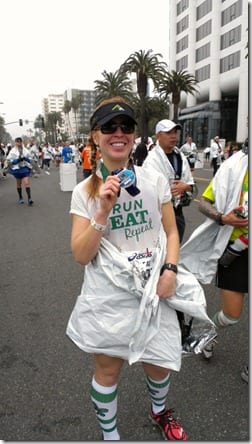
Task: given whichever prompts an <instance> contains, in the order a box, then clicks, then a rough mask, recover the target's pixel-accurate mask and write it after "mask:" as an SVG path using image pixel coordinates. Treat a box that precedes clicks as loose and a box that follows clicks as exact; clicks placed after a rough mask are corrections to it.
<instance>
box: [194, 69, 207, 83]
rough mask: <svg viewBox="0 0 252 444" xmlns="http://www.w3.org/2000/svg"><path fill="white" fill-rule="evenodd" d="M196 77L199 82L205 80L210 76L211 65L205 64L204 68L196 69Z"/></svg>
mask: <svg viewBox="0 0 252 444" xmlns="http://www.w3.org/2000/svg"><path fill="white" fill-rule="evenodd" d="M195 78H196V80H198V82H203V80H206V79H209V78H210V65H205V66H203V67H202V68H199V69H196V70H195Z"/></svg>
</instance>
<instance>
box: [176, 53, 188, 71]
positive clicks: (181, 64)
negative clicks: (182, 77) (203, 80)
mask: <svg viewBox="0 0 252 444" xmlns="http://www.w3.org/2000/svg"><path fill="white" fill-rule="evenodd" d="M187 67H188V56H187V55H186V56H184V57H182V58H181V59H179V60H177V62H176V71H181V70H182V69H186V68H187Z"/></svg>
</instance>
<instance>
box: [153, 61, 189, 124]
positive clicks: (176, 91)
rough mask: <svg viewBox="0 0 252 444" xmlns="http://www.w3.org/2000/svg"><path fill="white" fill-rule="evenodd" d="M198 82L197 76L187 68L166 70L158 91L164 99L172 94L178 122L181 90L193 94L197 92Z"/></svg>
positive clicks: (174, 114)
mask: <svg viewBox="0 0 252 444" xmlns="http://www.w3.org/2000/svg"><path fill="white" fill-rule="evenodd" d="M197 83H198V81H197V80H196V78H195V77H194V76H193V75H192V74H190V73H189V72H188V71H186V70H181V71H178V72H177V71H174V70H172V71H171V72H166V73H165V74H164V76H163V78H162V79H161V81H160V84H159V85H158V87H157V91H158V92H159V93H160V94H161V97H162V98H163V99H164V100H167V99H168V98H169V95H170V94H171V98H172V103H173V105H174V110H173V120H174V122H176V123H177V122H178V108H179V104H180V101H181V92H182V91H184V92H185V93H186V94H193V93H196V92H197V87H196V86H195V85H196V84H197Z"/></svg>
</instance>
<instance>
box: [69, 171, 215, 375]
mask: <svg viewBox="0 0 252 444" xmlns="http://www.w3.org/2000/svg"><path fill="white" fill-rule="evenodd" d="M136 171H137V180H138V181H137V185H138V187H139V188H140V189H141V190H142V191H141V194H140V195H139V196H140V197H139V200H142V201H143V208H145V209H148V210H149V211H150V213H151V211H153V207H154V206H155V202H154V201H151V196H150V193H151V187H154V188H155V189H156V190H157V189H158V190H159V193H161V191H160V190H161V189H162V183H164V182H163V181H164V179H163V178H162V180H161V181H160V177H161V176H160V175H157V174H156V173H153V175H152V177H151V178H150V177H149V176H147V175H146V173H144V171H143V170H141V168H140V171H139V169H137V168H136ZM157 177H159V179H157ZM87 180H88V179H87ZM156 180H158V181H159V182H158V184H159V186H158V187H157V182H155V181H156ZM152 182H153V184H152ZM166 183H167V182H166ZM77 187H78V190H77V191H78V195H79V199H78V200H76V204H75V206H74V213H75V214H78V215H83V217H89V216H92V215H93V214H94V211H95V209H94V208H91V207H89V208H86V209H85V210H83V206H84V205H85V201H86V199H85V198H83V190H82V188H81V187H83V186H82V184H78V185H77ZM165 187H166V185H165ZM167 189H168V193H169V186H168V188H167ZM125 193H126V191H125V190H121V195H120V197H119V199H118V204H117V208H116V210H117V212H116V214H117V216H118V219H117V222H118V223H119V221H120V220H121V219H120V217H119V216H120V213H119V209H120V205H121V206H123V205H122V204H121V203H122V202H124V204H125V205H124V207H125V208H126V207H127V205H126V199H127V193H126V194H125ZM73 194H74V196H75V194H76V193H75V192H74V193H73ZM154 194H155V195H156V194H157V193H156V191H155V193H154ZM161 194H162V193H161ZM168 195H169V194H168ZM131 200H132V199H131ZM150 202H151V203H150ZM127 204H129V202H127ZM89 213H90V214H89ZM91 213H92V214H91ZM150 213H149V214H150ZM156 220H158V218H155V220H154V219H153V221H152V222H153V225H154V226H155V224H156V222H155V221H156ZM159 224H160V222H158V225H157V226H159ZM150 225H151V226H152V224H150ZM114 231H115V230H114ZM148 233H149V232H148ZM148 233H147V234H148ZM157 234H158V241H157V242H156V245H155V247H153V248H152V249H151V250H152V251H151V254H152V257H151V264H152V267H151V274H150V277H149V279H148V280H147V282H146V284H145V285H144V286H143V280H142V271H143V270H142V269H141V267H142V265H143V264H142V263H141V261H129V258H128V256H127V255H126V254H125V251H123V252H120V250H119V246H115V245H114V244H113V243H112V242H110V236H112V235H113V234H110V235H109V234H108V235H107V238H106V235H105V237H102V239H101V243H100V248H99V251H98V253H97V255H96V256H95V258H94V259H93V260H92V261H91V262H90V263H89V264H88V265H87V266H86V267H85V270H84V282H83V285H82V290H81V294H80V295H79V297H78V298H77V301H76V304H75V307H74V309H73V312H72V314H71V317H70V320H69V322H68V326H67V334H68V336H69V337H70V338H71V339H72V340H73V341H74V342H75V343H76V345H77V346H78V347H79V348H81V349H82V350H84V351H86V352H89V353H103V354H107V355H110V356H117V357H121V358H123V359H125V360H127V361H128V362H129V363H130V364H132V363H134V362H137V361H143V362H149V363H152V364H155V365H159V366H161V367H165V368H169V369H172V370H176V371H178V370H179V369H180V365H181V334H180V328H179V324H178V319H177V314H176V311H175V309H176V310H180V311H183V312H186V313H188V314H189V315H190V316H194V317H198V318H200V319H203V320H204V321H205V322H206V324H208V325H212V322H211V321H210V319H209V318H208V316H207V314H206V302H205V296H204V292H203V289H202V288H201V286H200V285H199V283H198V282H197V280H196V279H195V277H194V276H193V275H192V274H191V273H189V272H188V271H186V270H185V269H183V267H179V271H178V274H177V285H176V294H175V295H174V296H172V297H171V298H169V299H160V298H159V297H158V296H157V295H156V287H157V282H158V279H159V275H160V269H161V267H162V265H163V263H164V262H165V257H166V236H165V233H164V230H163V226H162V224H160V228H159V232H158V233H157ZM141 235H142V236H143V237H144V236H145V235H146V232H145V233H142V234H139V237H141ZM148 237H150V234H148ZM130 239H131V240H132V238H130ZM121 242H122V243H121V244H123V239H122V241H121ZM121 244H120V245H121Z"/></svg>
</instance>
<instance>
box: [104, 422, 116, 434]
mask: <svg viewBox="0 0 252 444" xmlns="http://www.w3.org/2000/svg"><path fill="white" fill-rule="evenodd" d="M116 427H117V426H116V424H115V425H114V427H112V428H111V429H104V428H103V427H102V428H101V429H102V430H103V431H104V432H106V433H111V432H113V431H114V430H115V429H116Z"/></svg>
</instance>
